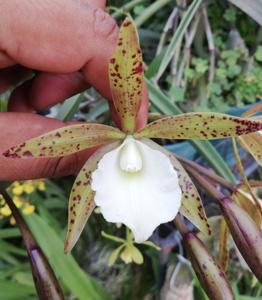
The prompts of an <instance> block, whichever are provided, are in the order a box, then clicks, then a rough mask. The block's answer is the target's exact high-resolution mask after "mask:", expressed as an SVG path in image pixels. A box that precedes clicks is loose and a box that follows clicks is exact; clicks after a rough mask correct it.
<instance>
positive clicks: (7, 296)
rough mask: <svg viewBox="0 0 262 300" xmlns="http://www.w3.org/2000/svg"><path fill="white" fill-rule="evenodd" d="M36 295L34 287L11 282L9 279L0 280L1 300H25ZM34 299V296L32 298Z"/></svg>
mask: <svg viewBox="0 0 262 300" xmlns="http://www.w3.org/2000/svg"><path fill="white" fill-rule="evenodd" d="M34 295H36V292H35V289H34V287H30V286H28V285H24V284H20V283H16V282H12V281H10V280H8V281H4V280H1V281H0V299H3V300H25V299H31V298H29V297H31V296H34ZM34 299H36V298H34Z"/></svg>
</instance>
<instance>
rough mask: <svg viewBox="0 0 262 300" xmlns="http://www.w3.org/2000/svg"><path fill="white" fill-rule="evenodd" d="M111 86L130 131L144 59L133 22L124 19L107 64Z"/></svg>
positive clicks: (139, 94) (138, 100)
mask: <svg viewBox="0 0 262 300" xmlns="http://www.w3.org/2000/svg"><path fill="white" fill-rule="evenodd" d="M109 79H110V88H111V93H112V97H113V102H114V106H115V108H116V111H117V113H118V116H119V118H120V122H121V128H122V129H123V131H125V132H128V133H133V132H134V131H135V127H136V117H137V114H138V110H139V108H140V104H141V100H142V94H143V89H144V87H143V86H144V80H143V60H142V54H141V50H140V45H139V40H138V35H137V31H136V27H135V25H134V23H133V22H132V21H131V20H130V19H129V18H126V19H125V21H124V22H123V24H122V25H121V27H120V31H119V36H118V41H117V46H116V48H115V51H114V53H113V56H112V58H111V59H110V63H109Z"/></svg>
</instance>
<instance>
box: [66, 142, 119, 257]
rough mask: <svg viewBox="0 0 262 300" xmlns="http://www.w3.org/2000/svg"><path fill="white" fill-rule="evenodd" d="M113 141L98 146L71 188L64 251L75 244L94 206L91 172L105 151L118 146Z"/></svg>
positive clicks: (69, 249)
mask: <svg viewBox="0 0 262 300" xmlns="http://www.w3.org/2000/svg"><path fill="white" fill-rule="evenodd" d="M119 144H120V142H115V143H112V144H109V145H106V146H103V147H101V148H99V149H98V150H97V151H96V152H95V153H94V154H93V155H92V156H91V157H90V158H89V159H88V160H87V162H86V163H85V165H84V166H83V168H82V170H81V171H80V173H79V174H78V176H77V178H76V180H75V182H74V185H73V187H72V190H71V194H70V199H69V204H68V229H67V236H66V239H65V253H68V252H69V251H71V249H72V248H73V247H74V245H75V244H76V242H77V240H78V238H79V236H80V234H81V232H82V230H83V228H84V226H85V224H86V222H87V220H88V218H89V216H90V215H91V213H92V211H93V209H94V208H95V203H94V192H93V191H92V189H91V181H92V177H91V175H92V172H93V171H94V170H95V169H96V168H97V164H98V162H99V161H100V159H101V158H102V157H103V156H104V154H105V153H107V152H108V151H111V150H112V149H114V148H116V147H118V146H119Z"/></svg>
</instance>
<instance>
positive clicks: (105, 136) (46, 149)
mask: <svg viewBox="0 0 262 300" xmlns="http://www.w3.org/2000/svg"><path fill="white" fill-rule="evenodd" d="M124 137H125V134H124V133H123V132H121V131H120V130H119V129H117V128H114V127H111V126H107V125H102V124H92V123H90V124H77V125H71V126H66V127H62V128H59V129H56V130H53V131H49V132H48V133H45V134H43V135H40V136H38V137H35V138H32V139H30V140H27V141H26V142H25V143H22V144H20V145H17V146H14V147H12V148H10V149H9V150H7V151H6V152H5V153H4V155H5V156H6V157H12V158H30V157H61V156H65V155H69V154H72V153H75V152H78V151H81V150H84V149H88V148H92V147H95V146H99V145H103V144H107V143H110V142H113V141H115V140H119V139H123V138H124Z"/></svg>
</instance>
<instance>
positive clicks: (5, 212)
mask: <svg viewBox="0 0 262 300" xmlns="http://www.w3.org/2000/svg"><path fill="white" fill-rule="evenodd" d="M0 212H1V214H2V215H3V216H4V217H9V216H11V214H12V212H11V210H10V208H9V206H8V205H5V206H3V207H1V208H0Z"/></svg>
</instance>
